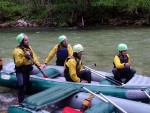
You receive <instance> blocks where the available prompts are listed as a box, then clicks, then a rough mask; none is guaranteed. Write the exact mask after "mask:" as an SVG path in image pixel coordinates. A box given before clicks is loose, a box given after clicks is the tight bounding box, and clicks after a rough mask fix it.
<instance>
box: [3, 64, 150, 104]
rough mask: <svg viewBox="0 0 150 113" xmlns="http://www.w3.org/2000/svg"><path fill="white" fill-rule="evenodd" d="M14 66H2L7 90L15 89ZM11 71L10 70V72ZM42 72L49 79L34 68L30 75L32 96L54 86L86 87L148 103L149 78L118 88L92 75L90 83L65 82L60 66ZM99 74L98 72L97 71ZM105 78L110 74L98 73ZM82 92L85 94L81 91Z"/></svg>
mask: <svg viewBox="0 0 150 113" xmlns="http://www.w3.org/2000/svg"><path fill="white" fill-rule="evenodd" d="M13 66H14V64H8V65H6V66H4V69H3V72H1V73H0V85H1V86H4V87H9V88H16V87H17V79H16V75H15V73H14V71H13ZM11 69H12V70H11ZM10 70H11V71H10ZM43 72H44V73H45V74H46V75H48V76H49V78H43V76H42V74H41V73H40V72H39V71H38V69H37V68H34V70H33V71H32V74H34V75H31V80H30V81H31V89H32V94H34V93H38V92H41V91H44V90H46V89H49V88H52V87H54V86H63V87H67V86H72V85H73V86H74V87H76V88H80V87H82V86H86V87H87V88H88V89H90V90H91V91H93V92H101V93H103V94H105V95H110V96H114V97H119V98H124V99H129V100H136V101H141V102H145V103H149V100H150V98H149V94H150V87H149V86H150V78H149V77H146V76H141V75H135V76H134V77H133V78H132V79H131V80H130V81H129V82H128V83H127V84H125V85H123V86H118V85H114V84H111V83H110V81H107V80H106V79H104V78H101V77H99V76H97V75H95V74H94V73H92V80H93V81H92V83H90V84H89V83H74V82H66V80H65V78H64V76H63V67H61V66H47V68H46V69H45V70H43ZM99 72H100V71H99ZM100 73H102V74H103V75H105V76H108V77H111V76H112V74H111V73H106V72H100ZM83 92H86V91H85V90H83Z"/></svg>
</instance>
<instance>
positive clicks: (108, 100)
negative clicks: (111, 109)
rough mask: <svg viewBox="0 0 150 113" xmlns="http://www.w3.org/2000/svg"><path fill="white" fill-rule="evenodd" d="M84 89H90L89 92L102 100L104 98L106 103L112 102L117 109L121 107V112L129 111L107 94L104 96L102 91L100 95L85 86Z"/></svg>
mask: <svg viewBox="0 0 150 113" xmlns="http://www.w3.org/2000/svg"><path fill="white" fill-rule="evenodd" d="M82 88H83V89H85V90H86V91H88V92H89V93H91V94H93V95H94V96H96V97H98V98H100V99H101V100H103V101H104V102H106V103H108V102H109V103H111V104H112V105H114V106H115V107H116V108H117V109H119V110H120V111H121V112H123V113H127V112H126V111H125V110H124V109H123V108H121V107H120V106H118V105H117V104H116V103H114V102H113V101H111V100H110V99H108V98H107V97H106V96H104V95H103V94H102V93H100V95H98V94H96V93H94V92H92V91H91V90H89V89H87V88H85V87H82Z"/></svg>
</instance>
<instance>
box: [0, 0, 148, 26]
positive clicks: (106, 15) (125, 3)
mask: <svg viewBox="0 0 150 113" xmlns="http://www.w3.org/2000/svg"><path fill="white" fill-rule="evenodd" d="M20 18H23V19H25V20H26V21H27V22H28V23H31V24H32V23H36V26H48V27H55V26H59V27H66V26H67V27H72V26H79V27H82V26H99V25H113V26H130V25H133V26H134V25H135V26H142V25H146V26H149V25H150V0H0V27H13V24H14V23H15V22H16V21H17V20H18V19H20ZM8 23H9V25H8ZM5 24H6V26H5Z"/></svg>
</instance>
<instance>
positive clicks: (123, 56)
mask: <svg viewBox="0 0 150 113" xmlns="http://www.w3.org/2000/svg"><path fill="white" fill-rule="evenodd" d="M127 50H128V47H127V45H126V44H122V43H121V44H119V45H118V51H119V54H118V55H116V56H115V57H114V61H113V64H114V68H113V70H112V72H113V74H114V78H115V79H116V80H118V81H120V82H122V78H125V82H124V83H127V82H128V81H129V80H130V79H131V78H132V77H133V76H134V74H135V73H136V71H135V70H134V69H132V68H131V62H130V56H129V54H127Z"/></svg>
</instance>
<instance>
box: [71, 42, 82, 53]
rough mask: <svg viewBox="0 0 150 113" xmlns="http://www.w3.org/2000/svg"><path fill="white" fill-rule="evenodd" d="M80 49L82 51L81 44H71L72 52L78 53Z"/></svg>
mask: <svg viewBox="0 0 150 113" xmlns="http://www.w3.org/2000/svg"><path fill="white" fill-rule="evenodd" d="M80 51H83V47H82V45H81V44H76V45H74V46H73V52H76V53H79V52H80Z"/></svg>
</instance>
